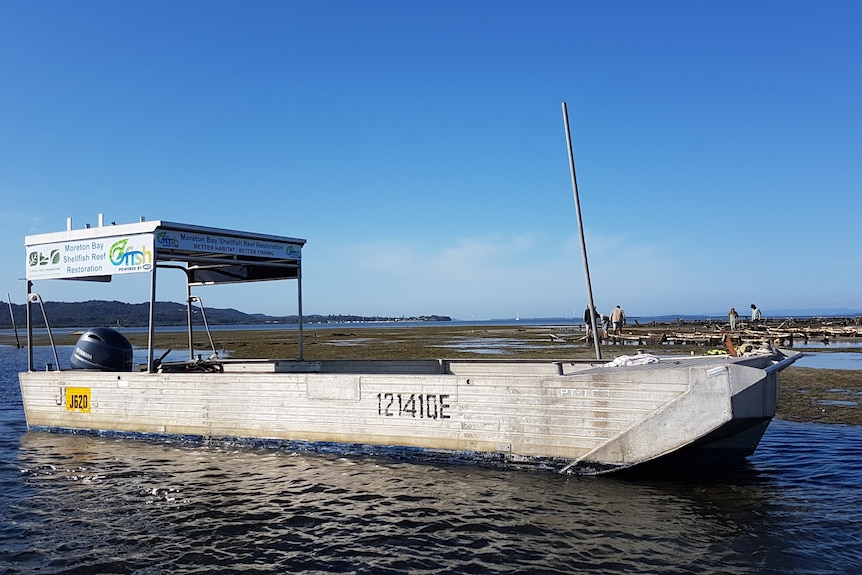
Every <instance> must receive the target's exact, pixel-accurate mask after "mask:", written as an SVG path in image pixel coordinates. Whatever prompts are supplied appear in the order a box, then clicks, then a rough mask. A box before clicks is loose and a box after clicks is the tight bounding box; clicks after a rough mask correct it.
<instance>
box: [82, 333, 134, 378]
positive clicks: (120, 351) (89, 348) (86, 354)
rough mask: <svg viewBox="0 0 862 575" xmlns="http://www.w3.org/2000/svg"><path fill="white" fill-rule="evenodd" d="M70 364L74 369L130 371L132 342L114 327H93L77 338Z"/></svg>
mask: <svg viewBox="0 0 862 575" xmlns="http://www.w3.org/2000/svg"><path fill="white" fill-rule="evenodd" d="M71 364H72V367H73V368H75V369H99V370H101V371H132V344H131V343H129V340H127V339H126V337H125V336H124V335H123V334H121V333H120V332H118V331H117V330H115V329H110V328H107V327H94V328H92V329H88V330H87V331H85V332H84V333H83V334H82V335H81V337H79V338H78V343H77V344H75V351H73V352H72V360H71Z"/></svg>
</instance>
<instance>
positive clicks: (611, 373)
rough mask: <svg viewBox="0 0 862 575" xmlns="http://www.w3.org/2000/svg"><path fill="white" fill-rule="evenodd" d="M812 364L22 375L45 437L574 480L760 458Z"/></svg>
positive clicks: (767, 361)
mask: <svg viewBox="0 0 862 575" xmlns="http://www.w3.org/2000/svg"><path fill="white" fill-rule="evenodd" d="M800 356H801V354H800V353H798V352H787V351H780V350H777V351H775V352H774V353H772V354H768V355H758V356H753V357H747V358H746V357H743V358H731V357H722V356H709V357H688V356H685V357H679V358H661V361H659V362H658V363H652V364H647V365H635V366H624V367H605V366H604V364H602V363H597V362H577V361H538V360H536V361H530V360H510V361H485V360H416V361H347V360H345V361H320V362H315V361H297V360H266V361H251V360H235V361H230V360H227V361H225V360H223V361H220V362H218V370H206V371H197V370H195V364H194V363H191V362H190V363H188V364H176V365H165V366H163V367H162V369H161V370H160V371H156V372H146V371H136V372H102V371H90V370H78V369H74V370H64V371H28V372H24V373H21V374H20V383H21V393H22V398H23V403H24V411H25V415H26V419H27V425H28V427H29V428H31V429H51V430H63V431H85V432H116V433H124V434H126V433H127V434H134V435H140V434H143V435H146V436H154V437H158V436H165V435H167V436H192V437H199V438H204V439H219V440H221V439H226V440H233V439H245V440H279V441H286V442H291V443H292V444H295V445H299V446H307V447H309V448H313V446H315V445H317V446H319V445H336V446H340V447H341V448H343V450H344V451H347V452H350V451H355V452H357V453H369V452H371V453H376V452H379V453H384V452H388V453H404V454H412V455H419V456H423V455H426V456H430V457H435V458H439V457H445V458H450V459H460V460H463V459H466V460H472V461H493V462H497V463H502V464H506V465H513V466H521V465H540V466H543V467H546V468H550V469H553V470H556V471H562V472H570V473H588V474H593V473H605V472H610V471H615V470H620V469H626V468H630V467H633V466H637V465H641V464H644V463H648V462H654V461H657V460H661V459H662V458H666V457H669V456H672V455H674V454H677V455H678V454H680V453H683V454H686V453H694V452H697V453H698V456H702V455H704V454H711V455H714V456H715V457H720V458H727V457H730V458H740V457H745V456H747V455H749V454H751V453H752V452H753V451H754V450H755V448H756V447H757V444H758V442H759V441H760V438H761V436H762V434H763V432H764V431H765V429H766V426H767V425H768V423H769V421H770V420H771V419H772V417H773V416H774V415H775V410H776V406H777V389H778V374H779V372H780V371H781V370H782V369H784V367H786V366H787V365H790V364H791V363H793V361H795V360H796V359H797V358H798V357H800Z"/></svg>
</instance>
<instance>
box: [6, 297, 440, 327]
mask: <svg viewBox="0 0 862 575" xmlns="http://www.w3.org/2000/svg"><path fill="white" fill-rule="evenodd" d="M193 309H194V313H195V320H194V323H195V324H200V323H202V320H201V318H200V317H199V315H200V309H199V308H197V307H194V308H193ZM149 313H150V304H149V303H125V302H120V301H103V300H90V301H83V302H50V301H48V302H45V314H46V315H47V316H48V321H49V322H50V324H51V327H52V328H53V327H57V328H59V327H63V328H66V327H101V326H108V327H113V326H117V325H121V326H123V327H141V326H143V327H146V326H147V325H148V318H149ZM153 313H154V316H155V323H156V325H158V326H173V325H186V318H187V317H188V316H187V311H186V305H185V304H182V303H176V302H169V301H160V302H156V305H155V308H154V310H153ZM204 313H205V315H206V320H207V323H209V324H210V325H256V324H270V323H281V324H297V323H299V317H298V316H296V315H289V316H269V315H265V314H262V313H254V314H248V313H243V312H241V311H238V310H235V309H218V308H205V309H204ZM12 314H13V316H14V317H15V324H16V325H17V326H24V325H26V322H27V317H26V314H27V311H26V306H24V305H16V304H12ZM33 314H34V321H33V325H34V326H36V327H40V326H43V325H44V321H43V320H42V311H41V309H40V308H39V306H38V305H34V307H33ZM4 317H5V319H0V327H11V321H10V318H9V315H8V314H4V313H2V312H0V318H4ZM303 319H304V321H305V323H346V322H358V321H452V318H450V317H448V316H441V315H429V316H419V317H409V318H405V317H376V316H375V317H370V316H358V315H319V314H311V315H306V316H303Z"/></svg>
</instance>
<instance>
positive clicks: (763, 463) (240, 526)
mask: <svg viewBox="0 0 862 575" xmlns="http://www.w3.org/2000/svg"><path fill="white" fill-rule="evenodd" d="M43 352H44V350H40V354H42V353H43ZM47 361H51V358H50V354H49V355H48V356H47V357H45V356H43V357H40V358H39V361H37V364H44V363H45V362H47ZM25 365H26V350H23V349H22V350H17V349H14V348H9V347H0V389H2V390H3V396H4V399H5V401H3V402H2V404H0V422H2V432H0V490H2V493H3V495H4V503H3V505H2V506H0V573H136V574H162V573H165V574H167V573H288V572H297V573H299V572H305V573H327V572H334V573H434V574H436V573H561V574H562V573H686V574H693V573H697V574H701V573H746V574H748V573H750V574H786V573H808V574H827V573H830V574H832V573H847V574H855V573H859V572H862V486H860V483H862V428H859V427H843V426H826V425H815V424H798V423H789V422H784V421H775V422H774V423H773V424H772V426H770V428H769V431H768V433H767V435H766V437H765V438H764V441H763V442H762V444H761V447H760V449H759V450H758V452H757V453H756V454H755V455H754V456H753V457H751V458H750V460H749V461H748V463H747V464H745V465H743V466H740V467H738V468H732V469H728V470H727V473H726V474H722V475H721V476H713V477H699V478H692V477H689V478H684V479H679V478H655V477H652V478H633V477H586V478H585V477H561V476H556V475H552V474H547V473H532V472H518V471H502V470H496V469H486V468H476V467H468V466H451V467H450V466H430V465H421V464H415V463H405V462H396V461H391V460H385V459H371V458H364V459H359V458H350V457H340V456H337V455H325V454H313V453H295V452H289V451H281V450H274V449H273V450H268V449H241V448H233V447H230V446H225V445H211V446H207V445H194V444H184V443H180V442H176V443H147V442H140V441H132V440H126V439H117V438H100V437H90V436H77V435H64V434H49V433H35V432H27V431H26V428H25V425H24V422H23V412H22V409H21V406H20V395H19V392H18V383H17V376H16V372H17V371H18V370H19V369H23V368H24V366H25Z"/></svg>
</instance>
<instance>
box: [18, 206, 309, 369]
mask: <svg viewBox="0 0 862 575" xmlns="http://www.w3.org/2000/svg"><path fill="white" fill-rule="evenodd" d="M304 245H305V240H304V239H299V238H291V237H284V236H274V235H268V234H259V233H252V232H241V231H235V230H229V229H221V228H211V227H204V226H197V225H190V224H180V223H176V222H166V221H161V220H156V221H145V220H143V219H142V220H141V221H140V222H137V223H130V224H113V223H112V224H110V225H103V221H102V215H101V214H100V215H99V223H98V225H97V226H96V227H90V226H89V225H87V226H86V227H85V228H81V229H72V222H71V219H68V220H67V222H66V230H65V231H61V232H52V233H45V234H37V235H30V236H26V238H25V246H26V257H27V261H26V270H27V271H26V279H27V303H28V305H27V326H28V337H30V340H31V341H32V326H31V322H30V303H31V302H32V301H33V300H34V299H35V298H34V297H33V296H34V295H35V294H33V293H32V282H33V281H36V280H46V279H66V280H86V281H111V278H112V277H113V276H115V275H124V274H135V273H149V274H150V275H151V278H152V279H151V286H152V287H151V290H150V293H151V297H150V361H149V363H150V365H152V361H153V357H152V356H153V345H152V340H153V329H154V326H153V323H154V322H153V308H154V306H155V297H156V290H155V284H156V270H157V269H158V268H179V269H182V270H183V271H184V272H185V274H186V278H187V290H188V291H189V302H188V303H189V305H190V304H191V301H192V300H193V298H192V297H191V291H190V290H191V287H192V286H201V285H211V284H224V283H244V282H254V281H267V280H282V279H296V280H297V282H298V289H297V292H298V314H299V329H300V356H301V355H302V247H303V246H304ZM36 298H38V296H36ZM190 315H191V314H190ZM189 330H190V333H191V323H190V325H189ZM31 347H32V346H31ZM31 353H32V352H31ZM31 369H32V362H31Z"/></svg>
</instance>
